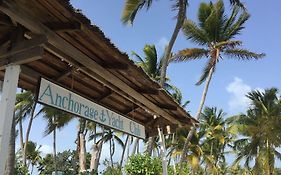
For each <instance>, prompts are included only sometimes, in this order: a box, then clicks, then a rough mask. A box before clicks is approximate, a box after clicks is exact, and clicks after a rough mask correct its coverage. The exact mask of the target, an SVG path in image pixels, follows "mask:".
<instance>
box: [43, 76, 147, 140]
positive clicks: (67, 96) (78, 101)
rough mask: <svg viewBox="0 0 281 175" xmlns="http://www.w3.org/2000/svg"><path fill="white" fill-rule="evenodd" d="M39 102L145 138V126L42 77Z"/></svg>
mask: <svg viewBox="0 0 281 175" xmlns="http://www.w3.org/2000/svg"><path fill="white" fill-rule="evenodd" d="M37 100H38V102H40V103H42V104H45V105H49V106H52V107H55V108H58V109H61V110H64V111H66V112H69V113H72V114H74V115H77V116H80V117H83V118H86V119H89V120H91V121H94V122H96V123H99V124H102V125H105V126H108V127H110V128H113V129H117V130H119V131H123V132H126V133H128V134H130V135H133V136H136V137H139V138H143V139H144V138H145V127H144V126H143V125H141V124H139V123H137V122H135V121H133V120H130V119H128V118H126V117H124V116H122V115H120V114H118V113H116V112H113V111H111V110H109V109H107V108H105V107H103V106H101V105H99V104H96V103H94V102H92V101H90V100H88V99H86V98H84V97H82V96H80V95H78V94H76V93H74V92H72V91H70V90H67V89H65V88H63V87H61V86H59V85H57V84H54V83H52V82H50V81H48V80H46V79H44V78H41V81H40V88H39V93H38V99H37Z"/></svg>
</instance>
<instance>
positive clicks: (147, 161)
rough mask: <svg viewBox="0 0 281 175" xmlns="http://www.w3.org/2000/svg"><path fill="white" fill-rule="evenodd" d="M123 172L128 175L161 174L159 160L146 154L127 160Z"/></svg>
mask: <svg viewBox="0 0 281 175" xmlns="http://www.w3.org/2000/svg"><path fill="white" fill-rule="evenodd" d="M125 171H126V173H127V174H128V175H144V174H145V175H160V174H162V165H161V160H160V159H159V158H157V157H151V156H149V155H147V154H136V155H133V156H131V157H130V158H129V161H128V162H127V164H126V165H125Z"/></svg>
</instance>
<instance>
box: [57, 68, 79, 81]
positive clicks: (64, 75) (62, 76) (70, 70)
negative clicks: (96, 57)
mask: <svg viewBox="0 0 281 175" xmlns="http://www.w3.org/2000/svg"><path fill="white" fill-rule="evenodd" d="M73 70H74V69H73V67H71V68H69V69H67V70H66V71H64V72H63V73H62V74H60V75H59V76H57V77H56V78H55V80H56V81H57V82H59V81H61V80H62V79H63V78H65V77H67V76H68V75H71V73H72V71H73Z"/></svg>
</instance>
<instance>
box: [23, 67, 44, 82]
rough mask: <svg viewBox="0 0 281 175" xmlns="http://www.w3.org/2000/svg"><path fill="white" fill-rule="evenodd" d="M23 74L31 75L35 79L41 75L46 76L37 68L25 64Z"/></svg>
mask: <svg viewBox="0 0 281 175" xmlns="http://www.w3.org/2000/svg"><path fill="white" fill-rule="evenodd" d="M21 74H24V75H27V76H28V77H30V78H31V79H33V80H34V81H38V80H39V78H40V77H44V76H43V75H42V74H40V73H39V72H37V71H35V70H33V69H31V68H29V67H27V66H25V65H21Z"/></svg>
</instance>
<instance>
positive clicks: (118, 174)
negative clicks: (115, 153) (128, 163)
mask: <svg viewBox="0 0 281 175" xmlns="http://www.w3.org/2000/svg"><path fill="white" fill-rule="evenodd" d="M102 174H103V175H122V171H121V169H120V168H118V167H107V168H106V169H105V170H104V172H103V173H102Z"/></svg>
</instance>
